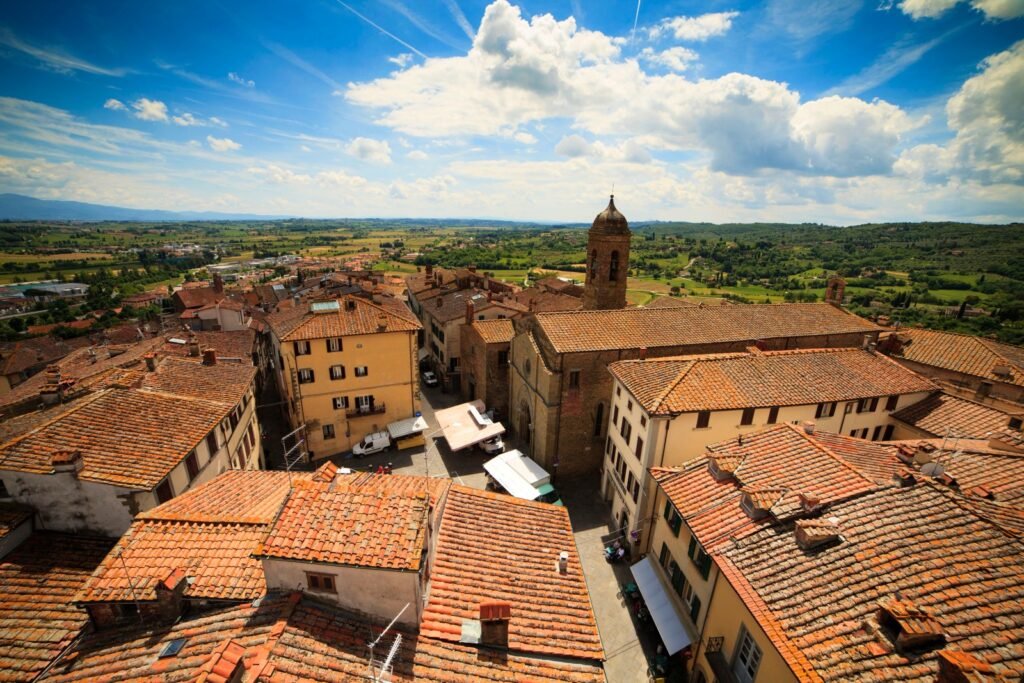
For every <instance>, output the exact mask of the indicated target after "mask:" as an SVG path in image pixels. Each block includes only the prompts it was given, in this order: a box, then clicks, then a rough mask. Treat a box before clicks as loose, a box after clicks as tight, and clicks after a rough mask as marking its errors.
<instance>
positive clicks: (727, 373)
mask: <svg viewBox="0 0 1024 683" xmlns="http://www.w3.org/2000/svg"><path fill="white" fill-rule="evenodd" d="M608 369H609V370H610V371H611V373H612V374H613V375H614V376H615V377H616V378H617V379H619V380H620V381H621V382H622V383H623V384H624V385H625V387H626V389H627V390H629V392H630V393H632V394H633V395H634V396H635V397H636V398H637V400H638V401H640V403H641V404H642V405H643V406H644V409H645V410H647V411H648V412H649V413H652V414H656V415H658V414H664V415H674V414H678V413H685V412H693V411H698V410H729V409H738V408H747V407H762V406H791V405H812V404H815V403H823V402H832V401H849V400H853V399H858V398H872V397H879V396H891V395H894V394H908V393H914V392H921V391H933V390H935V389H937V388H938V387H937V386H936V385H935V384H933V383H932V382H930V381H929V380H926V379H925V378H924V377H921V376H920V375H918V374H917V373H915V372H912V371H910V370H907V369H906V368H903V367H901V366H900V365H899V364H898V363H895V362H893V361H892V360H890V359H889V358H887V357H886V356H883V355H880V354H874V353H870V352H868V351H864V350H862V349H811V350H806V351H765V352H760V351H759V352H756V353H726V354H711V355H704V356H678V357H675V358H652V359H649V360H628V361H619V362H617V363H612V364H611V365H609V366H608Z"/></svg>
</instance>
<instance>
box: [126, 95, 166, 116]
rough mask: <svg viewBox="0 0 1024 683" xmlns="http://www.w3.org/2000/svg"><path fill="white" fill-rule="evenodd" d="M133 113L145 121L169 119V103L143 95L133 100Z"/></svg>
mask: <svg viewBox="0 0 1024 683" xmlns="http://www.w3.org/2000/svg"><path fill="white" fill-rule="evenodd" d="M132 109H134V110H135V112H134V113H133V114H132V115H133V116H134V117H135V118H137V119H142V120H143V121H167V105H166V104H164V103H163V102H161V101H160V100H150V99H147V98H145V97H141V98H139V99H137V100H135V101H134V102H132Z"/></svg>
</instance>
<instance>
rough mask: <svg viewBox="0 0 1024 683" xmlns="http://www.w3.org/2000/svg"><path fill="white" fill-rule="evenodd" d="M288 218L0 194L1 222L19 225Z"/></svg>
mask: <svg viewBox="0 0 1024 683" xmlns="http://www.w3.org/2000/svg"><path fill="white" fill-rule="evenodd" d="M279 218H288V216H261V215H258V214H251V213H218V212H216V211H161V210H158V209H129V208H125V207H123V206H104V205H103V204H87V203H85V202H63V201H55V200H52V199H36V198H35V197H26V196H25V195H21V194H0V220H18V221H241V220H272V219H279Z"/></svg>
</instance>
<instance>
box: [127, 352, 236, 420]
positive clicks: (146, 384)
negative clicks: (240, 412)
mask: <svg viewBox="0 0 1024 683" xmlns="http://www.w3.org/2000/svg"><path fill="white" fill-rule="evenodd" d="M255 379H256V368H255V367H254V366H253V365H252V363H229V362H221V361H218V362H217V363H216V364H215V365H204V364H203V363H201V362H199V360H198V359H189V358H179V357H177V356H167V357H166V358H161V359H160V361H159V363H158V364H157V368H156V370H155V371H153V372H146V373H145V374H143V376H142V388H143V389H152V390H153V391H160V392H163V393H167V394H177V395H179V396H190V397H192V398H202V399H206V400H209V401H218V402H220V403H225V404H228V405H230V406H231V407H232V408H233V407H234V406H235V405H237V404H238V402H239V401H241V400H242V397H243V396H245V394H246V392H248V391H249V389H250V388H251V387H252V383H253V380H255Z"/></svg>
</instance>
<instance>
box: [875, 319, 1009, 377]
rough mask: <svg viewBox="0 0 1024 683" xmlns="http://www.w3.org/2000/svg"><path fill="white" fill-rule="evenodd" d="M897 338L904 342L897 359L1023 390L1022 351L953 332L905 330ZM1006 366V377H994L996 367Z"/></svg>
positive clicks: (996, 375) (988, 340)
mask: <svg viewBox="0 0 1024 683" xmlns="http://www.w3.org/2000/svg"><path fill="white" fill-rule="evenodd" d="M898 336H899V338H900V339H901V340H904V343H903V346H902V349H901V350H900V352H899V353H897V354H893V355H894V356H895V357H897V358H906V359H907V360H909V361H913V362H915V363H921V364H922V365H931V366H934V367H937V368H943V369H945V370H952V371H953V372H960V373H963V374H965V375H972V376H974V377H981V378H984V379H986V380H989V381H993V382H1006V383H1009V384H1016V385H1018V386H1024V348H1021V347H1019V346H1011V345H1009V344H1002V343H1000V342H997V341H993V340H991V339H983V338H981V337H972V336H969V335H966V334H956V333H954V332H939V331H937V330H919V329H912V328H906V329H902V330H900V331H899V333H898ZM1000 365H1002V366H1006V368H1007V369H1008V370H1009V372H1010V374H1009V376H1006V375H1000V374H996V373H995V372H994V369H995V368H996V367H997V366H1000Z"/></svg>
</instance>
